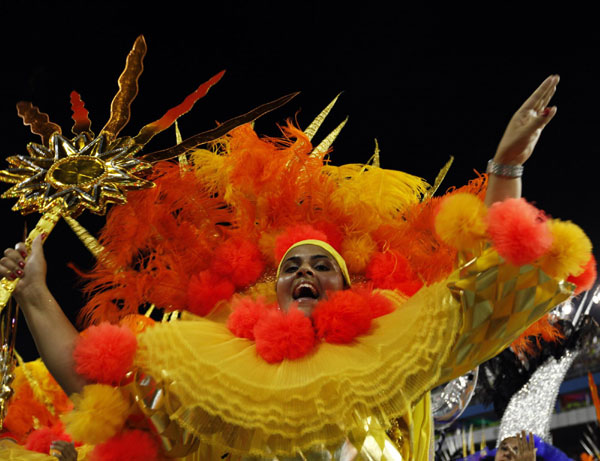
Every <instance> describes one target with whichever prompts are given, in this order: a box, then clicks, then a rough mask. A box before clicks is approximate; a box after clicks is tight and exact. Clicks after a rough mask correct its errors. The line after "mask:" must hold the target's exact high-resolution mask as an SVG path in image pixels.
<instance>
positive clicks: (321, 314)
mask: <svg viewBox="0 0 600 461" xmlns="http://www.w3.org/2000/svg"><path fill="white" fill-rule="evenodd" d="M371 319H372V313H371V307H370V306H369V303H368V301H367V298H366V297H365V296H362V295H361V294H360V293H357V292H355V291H354V290H343V291H337V292H335V293H332V294H331V295H330V297H329V299H327V300H325V301H322V302H320V303H319V305H318V306H317V308H316V309H315V311H314V312H313V321H314V323H315V328H316V330H317V336H318V337H319V338H322V339H324V340H325V341H327V342H329V343H349V342H351V341H352V340H353V339H354V338H355V337H356V336H358V335H362V334H364V333H366V332H367V331H369V328H371Z"/></svg>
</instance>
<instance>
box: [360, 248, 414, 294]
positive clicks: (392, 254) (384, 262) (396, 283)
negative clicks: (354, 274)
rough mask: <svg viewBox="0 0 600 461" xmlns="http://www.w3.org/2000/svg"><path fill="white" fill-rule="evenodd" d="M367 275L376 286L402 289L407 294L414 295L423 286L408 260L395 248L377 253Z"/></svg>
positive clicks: (368, 267)
mask: <svg viewBox="0 0 600 461" xmlns="http://www.w3.org/2000/svg"><path fill="white" fill-rule="evenodd" d="M366 276H367V278H368V279H369V280H371V281H372V282H373V285H374V286H375V287H376V288H382V289H388V290H400V291H401V292H402V293H404V294H405V295H407V296H412V295H414V294H415V293H416V292H417V291H419V290H420V289H421V287H422V286H423V282H421V281H420V280H419V279H417V278H416V276H415V275H414V273H413V271H412V269H411V267H410V265H409V263H408V260H407V259H406V258H405V257H404V256H402V255H401V254H400V253H398V252H397V251H395V250H390V251H386V252H385V253H375V255H374V256H373V258H371V261H370V262H369V265H368V266H367V270H366Z"/></svg>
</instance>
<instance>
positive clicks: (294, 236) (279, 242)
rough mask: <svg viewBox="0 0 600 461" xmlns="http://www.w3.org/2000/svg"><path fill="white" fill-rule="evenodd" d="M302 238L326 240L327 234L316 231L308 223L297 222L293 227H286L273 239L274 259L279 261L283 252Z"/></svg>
mask: <svg viewBox="0 0 600 461" xmlns="http://www.w3.org/2000/svg"><path fill="white" fill-rule="evenodd" d="M302 240H322V241H323V242H327V243H329V242H328V241H327V235H326V234H325V233H324V232H321V231H318V230H317V229H315V228H314V227H312V226H309V225H308V224H299V225H297V226H294V227H288V228H287V229H286V230H285V231H284V232H283V233H282V234H281V235H279V236H277V238H276V239H275V260H276V261H278V262H279V261H281V258H283V255H285V252H286V251H287V250H288V249H289V248H290V247H291V246H292V245H293V244H294V243H297V242H301V241H302Z"/></svg>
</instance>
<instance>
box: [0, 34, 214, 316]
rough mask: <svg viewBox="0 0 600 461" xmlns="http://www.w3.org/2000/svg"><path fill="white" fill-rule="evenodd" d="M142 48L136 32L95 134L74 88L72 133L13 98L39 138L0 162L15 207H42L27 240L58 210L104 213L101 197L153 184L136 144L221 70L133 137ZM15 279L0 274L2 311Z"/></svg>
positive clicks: (184, 107)
mask: <svg viewBox="0 0 600 461" xmlns="http://www.w3.org/2000/svg"><path fill="white" fill-rule="evenodd" d="M145 54H146V42H145V40H144V37H143V36H139V37H138V38H137V39H136V41H135V43H134V45H133V48H132V49H131V51H130V52H129V55H128V56H127V62H126V65H125V70H124V71H123V73H122V74H121V76H120V77H119V91H118V92H117V94H116V95H115V97H114V99H113V101H112V104H111V111H110V118H109V120H108V122H107V123H106V125H105V126H104V127H103V128H102V130H101V131H100V133H99V135H98V136H96V135H94V133H93V132H92V131H91V122H90V119H89V118H88V112H87V110H86V109H85V106H84V103H83V101H82V100H81V98H80V96H79V94H78V93H76V92H72V93H71V108H72V110H73V120H74V121H75V123H74V125H73V128H72V130H71V131H72V133H73V135H74V137H72V138H69V137H67V136H64V135H63V134H62V131H61V128H60V126H58V125H56V124H55V123H52V122H51V121H50V120H49V118H48V116H47V115H46V114H44V113H41V112H40V111H39V109H38V108H37V107H35V106H34V105H32V104H31V103H29V102H20V103H19V104H17V111H18V113H19V116H20V117H22V118H23V121H24V123H25V124H27V125H30V126H31V131H32V132H33V133H35V134H38V135H40V136H41V138H42V143H39V144H38V143H29V144H28V146H27V155H15V156H12V157H8V159H7V161H8V163H9V164H10V166H11V167H10V168H7V169H5V170H0V180H1V181H5V182H9V183H13V184H14V185H13V186H12V187H11V188H10V189H8V190H7V191H6V192H4V194H3V195H2V197H3V198H15V197H16V198H18V201H17V203H16V204H15V205H14V206H13V210H15V211H20V212H21V213H23V214H26V213H31V212H34V211H37V212H40V213H42V217H41V219H40V221H39V222H38V224H37V225H36V227H35V228H34V229H33V230H32V231H31V232H30V234H29V235H28V237H27V239H26V244H27V245H31V243H32V242H33V240H34V239H35V238H36V237H37V236H38V235H40V234H42V233H46V234H48V233H49V232H50V231H51V230H52V228H53V227H54V225H55V224H56V222H57V221H58V219H60V217H61V216H64V217H75V216H78V215H79V214H80V213H81V212H82V211H83V210H85V209H88V210H90V211H91V212H93V213H97V214H105V213H106V207H107V204H109V203H116V204H123V203H125V202H126V201H127V196H126V194H127V191H128V190H134V189H143V188H147V187H152V186H153V183H152V182H151V181H148V180H146V179H143V178H141V177H139V176H138V174H140V173H144V172H146V171H148V170H150V169H151V164H150V163H149V162H147V161H145V160H143V159H141V158H139V157H138V156H139V154H140V151H141V149H142V148H143V147H144V145H145V144H146V143H147V142H148V141H150V139H152V138H153V137H154V135H156V134H158V133H160V132H161V131H163V130H165V129H166V128H168V127H169V126H171V125H172V124H173V122H175V120H177V118H178V117H179V116H181V115H182V114H184V113H186V112H187V111H189V110H190V109H191V108H192V106H193V105H194V103H195V102H196V101H197V100H198V99H200V98H201V97H203V96H204V95H206V93H207V92H208V90H209V89H210V88H211V87H212V86H213V85H214V84H215V83H217V82H218V81H219V80H220V79H221V77H222V76H223V74H224V71H223V72H220V73H218V74H217V75H215V76H214V77H212V78H211V79H210V80H208V81H207V82H205V83H203V84H202V85H200V87H199V88H198V89H196V91H194V92H193V93H192V94H190V95H189V96H188V97H187V98H186V99H185V100H184V101H183V102H182V103H181V104H179V105H178V106H176V107H174V108H172V109H170V110H169V111H167V112H166V113H165V115H164V116H163V117H161V118H160V119H159V120H157V121H155V122H153V123H150V124H148V125H146V126H144V127H143V128H142V129H141V130H140V132H139V133H138V134H137V135H136V136H135V137H128V136H121V137H119V133H120V131H121V130H122V129H123V128H124V127H125V126H126V125H127V122H128V121H129V116H130V106H131V103H132V102H133V100H134V99H135V97H136V95H137V92H138V79H139V77H140V75H141V73H142V70H143V59H144V56H145ZM15 286H16V281H12V280H7V279H2V281H1V282H0V311H2V309H3V307H4V306H5V305H6V303H7V302H8V299H9V298H10V295H11V293H12V291H13V290H14V287H15Z"/></svg>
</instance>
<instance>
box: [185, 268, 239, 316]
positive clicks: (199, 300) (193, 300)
mask: <svg viewBox="0 0 600 461" xmlns="http://www.w3.org/2000/svg"><path fill="white" fill-rule="evenodd" d="M234 292H235V285H234V284H233V283H232V282H231V280H228V279H226V278H223V277H220V276H219V275H217V274H214V273H212V272H211V271H202V272H200V273H199V274H198V275H197V276H192V277H191V279H190V283H189V285H188V290H187V308H188V310H189V311H190V312H191V313H193V314H196V315H201V316H204V315H207V314H208V313H209V312H210V311H211V310H212V309H213V308H214V307H215V305H216V304H217V303H218V302H219V301H221V300H223V299H229V298H231V296H232V295H233V293H234Z"/></svg>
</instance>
